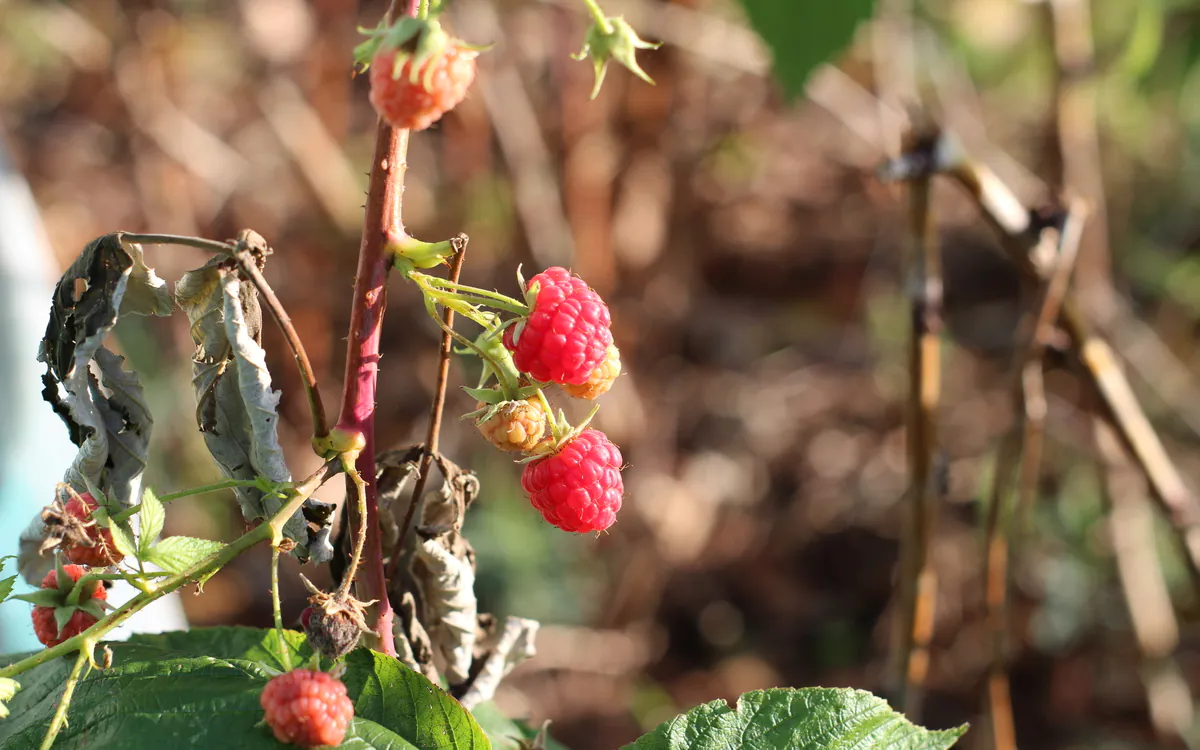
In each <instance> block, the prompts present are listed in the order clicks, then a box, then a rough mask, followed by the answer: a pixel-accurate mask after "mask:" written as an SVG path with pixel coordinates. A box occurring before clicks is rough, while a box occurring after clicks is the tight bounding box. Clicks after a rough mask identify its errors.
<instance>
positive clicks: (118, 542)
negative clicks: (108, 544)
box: [108, 521, 137, 557]
mask: <svg viewBox="0 0 1200 750" xmlns="http://www.w3.org/2000/svg"><path fill="white" fill-rule="evenodd" d="M108 530H109V532H111V533H112V538H113V546H114V547H116V548H117V552H120V553H121V554H122V555H124V556H126V557H129V556H131V555H137V545H136V544H134V542H133V534H132V533H131V532H130V530H129V527H128V526H127V525H125V524H123V523H117V522H116V521H113V522H112V523H111V524H109V525H108Z"/></svg>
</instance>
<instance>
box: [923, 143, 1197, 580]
mask: <svg viewBox="0 0 1200 750" xmlns="http://www.w3.org/2000/svg"><path fill="white" fill-rule="evenodd" d="M947 161H948V163H946V164H944V165H943V167H944V171H945V172H947V173H948V174H949V176H950V177H952V178H953V179H954V180H955V181H956V182H958V183H959V184H960V185H961V186H962V187H964V188H965V189H966V190H967V192H968V193H969V194H970V195H971V196H972V197H973V198H974V199H975V201H976V203H977V204H978V205H979V207H980V209H981V212H982V215H983V218H984V220H985V221H986V222H987V223H988V224H989V225H990V226H991V227H992V228H993V229H994V230H995V231H996V234H997V236H998V237H999V239H1000V244H1001V246H1002V248H1003V249H1004V251H1005V253H1006V255H1007V256H1008V257H1009V259H1010V260H1011V261H1012V262H1013V263H1014V265H1015V266H1016V267H1017V269H1018V270H1019V271H1020V272H1021V273H1022V275H1023V276H1024V277H1025V278H1026V279H1027V280H1028V281H1030V282H1033V283H1037V282H1038V281H1039V280H1042V279H1044V278H1046V276H1048V275H1049V273H1050V272H1051V270H1052V266H1051V259H1048V258H1046V257H1044V256H1043V255H1039V254H1038V252H1037V248H1038V242H1037V228H1036V227H1035V226H1034V224H1033V222H1032V220H1031V214H1030V212H1028V211H1026V210H1025V209H1023V207H1022V206H1021V203H1020V201H1018V200H1017V199H1016V198H1015V197H1014V196H1013V194H1012V192H1011V191H1010V190H1009V189H1008V187H1007V186H1005V185H1004V183H1003V182H1001V181H1000V179H999V178H997V177H996V176H995V174H993V173H992V172H991V171H990V170H988V169H987V168H986V167H983V166H982V165H979V164H976V163H974V162H972V161H971V160H969V159H968V158H966V157H965V156H963V155H961V154H959V155H956V156H955V157H954V158H952V159H948V160H947ZM1072 297H1073V296H1072V295H1071V294H1070V293H1067V294H1066V295H1065V296H1064V299H1063V301H1062V308H1061V311H1060V313H1059V318H1058V324H1059V325H1060V326H1061V327H1062V329H1063V330H1064V331H1065V332H1066V334H1067V337H1068V345H1069V349H1070V353H1071V355H1072V356H1073V357H1074V358H1075V359H1076V361H1077V362H1078V363H1079V364H1080V365H1081V368H1082V375H1083V377H1084V379H1085V380H1086V382H1087V383H1088V385H1089V386H1090V387H1091V388H1092V389H1093V390H1094V391H1095V392H1096V393H1097V395H1098V396H1099V398H1100V401H1101V403H1102V404H1103V406H1104V409H1105V411H1106V418H1107V419H1109V420H1110V421H1111V422H1112V424H1113V426H1114V428H1115V429H1116V430H1117V433H1118V435H1119V436H1120V438H1121V441H1122V442H1123V443H1124V444H1125V446H1126V448H1127V449H1128V450H1129V451H1130V452H1131V453H1132V455H1133V458H1134V460H1135V461H1136V463H1137V464H1138V466H1139V467H1140V468H1141V470H1142V471H1143V472H1144V473H1145V474H1146V477H1147V479H1148V480H1149V482H1150V487H1151V489H1152V490H1153V493H1154V496H1155V498H1156V499H1157V500H1158V502H1159V504H1160V505H1161V506H1162V508H1163V510H1164V512H1165V513H1166V516H1167V518H1168V519H1169V520H1170V522H1171V524H1172V526H1173V527H1174V528H1175V530H1176V532H1177V533H1178V534H1179V536H1180V539H1181V540H1182V542H1183V546H1184V550H1185V553H1186V554H1185V556H1186V560H1187V563H1188V567H1189V569H1190V572H1191V573H1192V576H1193V581H1194V583H1196V584H1198V585H1200V501H1198V500H1197V498H1196V496H1195V495H1194V494H1193V493H1192V491H1191V490H1190V489H1189V488H1188V487H1187V485H1186V484H1184V482H1183V478H1182V477H1181V476H1180V474H1179V471H1178V469H1177V468H1176V467H1175V464H1174V462H1172V460H1171V458H1170V456H1169V455H1168V454H1167V452H1166V449H1165V448H1164V447H1163V444H1162V441H1161V440H1160V439H1159V437H1158V434H1157V433H1156V432H1155V430H1154V428H1153V426H1152V425H1151V424H1150V420H1149V419H1148V418H1147V417H1146V414H1145V412H1144V411H1143V410H1142V408H1141V405H1140V404H1139V403H1138V401H1137V398H1136V397H1135V396H1134V394H1133V389H1132V388H1131V387H1130V386H1129V381H1128V380H1126V378H1125V375H1124V373H1123V372H1122V371H1121V369H1120V368H1119V367H1118V366H1117V358H1116V355H1115V354H1114V353H1113V351H1112V349H1111V348H1110V347H1109V346H1108V344H1107V343H1105V341H1104V340H1103V339H1102V338H1101V337H1100V336H1098V335H1096V334H1095V333H1094V332H1093V331H1092V328H1091V326H1090V325H1089V324H1088V323H1087V321H1086V319H1085V318H1084V316H1083V314H1082V312H1081V311H1080V310H1079V307H1078V305H1077V304H1076V302H1075V301H1074V299H1073V298H1072Z"/></svg>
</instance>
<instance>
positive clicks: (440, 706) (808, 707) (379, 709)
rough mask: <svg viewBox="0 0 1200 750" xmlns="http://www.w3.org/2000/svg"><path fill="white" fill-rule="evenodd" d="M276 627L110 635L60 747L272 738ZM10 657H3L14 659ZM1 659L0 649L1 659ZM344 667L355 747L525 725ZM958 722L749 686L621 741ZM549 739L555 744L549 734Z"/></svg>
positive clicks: (504, 738)
mask: <svg viewBox="0 0 1200 750" xmlns="http://www.w3.org/2000/svg"><path fill="white" fill-rule="evenodd" d="M285 641H286V644H285V647H286V648H287V649H288V651H289V655H290V657H291V660H292V661H293V663H303V662H305V661H306V660H309V659H311V658H312V651H311V649H310V648H309V647H308V645H307V643H306V642H305V639H304V636H303V635H302V634H301V633H297V632H294V631H285ZM278 649H279V641H278V640H277V639H276V634H275V632H274V631H269V630H257V629H253V628H229V627H227V628H206V629H195V630H192V631H189V632H179V633H164V634H159V635H139V636H134V637H133V638H131V639H130V640H129V641H128V642H126V643H117V644H113V645H112V652H113V663H112V667H111V668H109V669H104V670H96V671H93V672H92V673H91V674H89V675H88V676H87V677H85V678H84V679H83V680H82V681H81V682H80V683H79V687H78V688H77V689H76V693H75V697H74V699H73V700H72V703H71V716H72V718H71V721H70V723H69V724H68V725H67V727H66V729H64V730H63V732H62V734H60V735H59V737H58V743H57V744H56V746H57V747H60V748H76V747H84V746H87V747H158V746H160V745H162V746H168V745H169V746H171V747H179V748H189V747H195V748H210V747H213V746H215V745H219V744H221V742H222V741H221V740H218V739H216V738H217V737H218V736H219V737H221V738H225V740H224V741H228V738H232V737H236V738H237V746H238V747H239V748H244V749H245V750H255V749H256V748H263V750H267V749H268V748H270V749H274V748H279V747H280V744H279V743H278V742H277V741H276V740H275V739H274V737H272V735H271V732H270V730H269V729H267V728H266V727H265V726H263V725H262V723H261V719H262V708H261V707H260V705H259V702H258V700H259V694H260V692H261V691H262V688H263V686H264V685H265V684H266V682H267V681H268V680H269V679H271V678H272V677H273V676H275V675H277V674H279V671H278V670H279V668H280V667H281V664H280V652H279V650H278ZM17 658H19V657H12V658H10V659H9V660H7V661H15V660H16V659H17ZM7 661H0V666H2V665H3V663H7ZM344 668H345V671H344V673H343V674H342V680H343V682H345V684H346V688H347V691H348V693H349V695H350V698H351V700H352V701H353V702H354V713H355V716H354V720H353V722H351V724H350V729H349V731H348V733H347V735H346V740H345V742H344V743H343V744H342V746H341V747H343V748H352V749H353V750H372V749H375V750H385V749H386V750H403V749H405V748H420V749H421V750H483V749H486V748H491V747H497V748H506V749H511V750H516V748H519V747H521V746H522V743H527V742H529V741H530V740H532V739H533V737H534V735H535V733H534V732H532V731H531V730H530V729H529V728H528V727H525V726H522V725H521V724H519V723H515V722H513V721H510V720H509V719H506V718H505V717H504V716H503V715H502V714H501V713H500V712H499V711H498V710H497V709H496V708H495V706H493V705H490V704H485V705H484V706H481V707H480V708H479V709H477V712H476V715H474V716H473V715H472V714H471V713H469V712H468V711H467V710H466V709H464V708H463V707H462V706H461V705H459V703H458V702H457V701H456V700H454V698H452V697H451V696H450V695H449V694H447V693H446V692H445V691H444V690H442V689H441V688H440V687H439V686H437V685H435V684H433V683H432V682H430V681H429V680H427V679H426V678H425V677H424V676H422V675H421V674H420V673H418V672H415V671H413V670H411V669H408V668H407V667H405V666H403V665H401V664H400V663H399V662H397V661H396V660H395V659H392V658H389V657H386V656H384V655H382V654H379V653H376V652H373V651H369V650H366V649H359V650H357V651H354V652H352V653H351V654H350V655H349V656H347V657H346V660H345V663H344ZM70 669H71V664H70V662H69V660H59V661H55V662H50V663H47V664H43V665H41V666H39V667H37V668H36V669H34V670H31V671H30V672H27V673H26V674H25V675H24V676H23V677H22V678H21V683H22V687H23V689H22V690H21V691H20V692H19V693H16V695H15V697H11V700H10V702H9V708H10V710H11V712H12V714H11V716H10V717H9V718H8V719H6V720H4V721H0V746H2V747H5V748H8V749H10V750H25V749H26V748H30V749H32V748H37V747H38V746H39V745H40V743H41V741H42V736H43V734H44V732H45V726H46V724H47V722H48V721H49V719H50V716H51V715H52V714H53V712H54V708H55V705H56V704H57V703H58V700H59V698H60V697H61V695H62V691H63V685H64V683H65V682H66V679H67V674H68V672H69V671H70ZM963 731H965V727H960V728H958V729H951V730H946V731H941V732H931V731H928V730H925V729H922V728H920V727H917V726H914V725H913V724H911V723H909V722H908V721H907V720H906V719H905V718H904V717H903V716H901V715H900V714H897V713H895V712H894V711H892V710H891V709H890V708H888V706H887V704H886V703H885V702H884V701H883V700H881V699H879V698H876V697H874V696H872V695H871V694H869V693H865V692H862V691H858V690H849V689H825V688H809V689H804V690H790V689H782V688H780V689H774V690H762V691H756V692H753V693H747V694H746V695H745V696H743V697H742V699H741V701H739V703H738V705H737V707H736V708H734V707H730V706H729V705H728V704H726V703H725V702H724V701H714V702H712V703H708V704H705V705H703V706H699V707H697V708H695V709H693V710H692V711H690V712H688V713H687V714H684V715H683V716H680V717H678V718H675V719H672V720H671V721H668V722H666V723H664V724H663V725H661V726H660V727H658V728H657V729H656V730H654V731H653V732H651V733H650V734H648V735H646V736H645V737H643V738H641V739H640V740H638V741H637V742H635V743H633V744H632V745H629V746H628V748H629V750H685V749H686V750H718V749H723V748H729V747H738V748H751V749H755V748H762V749H764V750H765V749H767V748H771V749H775V748H792V747H814V748H819V747H856V748H864V749H865V748H881V749H882V748H889V749H895V750H943V749H944V748H948V747H950V746H951V745H953V744H954V742H955V740H956V739H957V738H958V737H959V736H961V735H962V733H963ZM544 746H545V747H547V748H549V749H550V750H554V749H555V748H561V747H562V746H561V745H559V744H558V743H555V742H553V741H552V740H550V741H547V742H546V743H545V745H544Z"/></svg>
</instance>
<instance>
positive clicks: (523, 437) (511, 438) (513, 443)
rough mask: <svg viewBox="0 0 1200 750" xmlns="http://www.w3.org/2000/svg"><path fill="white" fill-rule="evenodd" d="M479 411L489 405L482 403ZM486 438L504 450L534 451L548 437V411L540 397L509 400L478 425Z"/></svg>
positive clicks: (485, 415) (485, 416)
mask: <svg viewBox="0 0 1200 750" xmlns="http://www.w3.org/2000/svg"><path fill="white" fill-rule="evenodd" d="M479 408H480V409H484V410H487V409H489V407H488V405H487V404H485V403H484V402H482V401H480V402H479ZM476 427H478V428H479V431H480V432H481V433H483V436H484V437H485V438H487V439H488V441H490V442H491V444H492V445H494V446H496V447H497V448H499V449H500V450H502V451H531V450H533V449H534V447H535V446H537V444H538V443H540V442H542V438H543V437H545V435H546V410H545V409H543V408H542V402H541V401H539V400H538V399H537V398H528V399H524V400H521V401H505V402H504V403H502V404H500V405H499V406H498V407H497V408H496V411H495V412H493V413H492V415H491V416H490V417H489V416H487V414H486V412H485V414H484V416H483V417H481V418H480V420H479V421H478V422H476Z"/></svg>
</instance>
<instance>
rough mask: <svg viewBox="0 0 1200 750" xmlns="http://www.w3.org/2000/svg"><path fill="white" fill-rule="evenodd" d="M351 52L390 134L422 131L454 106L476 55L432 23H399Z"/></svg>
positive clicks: (466, 86)
mask: <svg viewBox="0 0 1200 750" xmlns="http://www.w3.org/2000/svg"><path fill="white" fill-rule="evenodd" d="M369 36H370V39H368V40H367V41H366V42H363V43H362V44H360V45H359V46H358V47H357V48H356V49H355V51H354V55H355V59H356V60H357V61H358V62H359V63H360V64H368V65H370V67H371V105H372V106H374V107H375V111H376V112H378V113H379V116H380V117H382V118H383V119H384V120H386V121H387V122H388V124H389V125H391V126H392V127H395V128H405V129H409V130H424V129H425V128H427V127H429V126H430V125H432V124H433V123H435V122H437V121H438V120H439V119H441V117H442V115H444V114H446V113H447V112H449V111H450V110H452V109H454V108H455V107H456V106H458V103H459V102H461V101H462V100H463V98H465V97H466V95H467V89H469V88H470V87H471V82H472V81H474V80H475V58H476V57H478V55H479V51H478V50H477V49H473V48H472V47H471V46H470V45H468V44H465V43H464V42H462V41H460V40H458V39H454V38H452V37H451V36H450V35H449V34H447V33H446V32H445V31H444V30H443V29H442V26H441V24H440V23H438V22H437V21H436V20H425V19H417V18H409V17H403V18H400V19H399V20H397V21H396V23H394V24H392V25H391V26H384V27H381V28H378V29H374V30H373V31H371V32H369Z"/></svg>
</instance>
